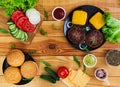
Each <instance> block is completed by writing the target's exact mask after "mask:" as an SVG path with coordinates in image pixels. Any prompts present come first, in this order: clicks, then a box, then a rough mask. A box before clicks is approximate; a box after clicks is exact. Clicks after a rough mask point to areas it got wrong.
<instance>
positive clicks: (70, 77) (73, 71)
mask: <svg viewBox="0 0 120 87" xmlns="http://www.w3.org/2000/svg"><path fill="white" fill-rule="evenodd" d="M76 74H77V71H75V70H72V69H71V70H70V73H69V76H68V78H69V80H73V78H74V77H75V76H76Z"/></svg>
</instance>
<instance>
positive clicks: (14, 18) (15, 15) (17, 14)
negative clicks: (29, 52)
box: [11, 10, 25, 23]
mask: <svg viewBox="0 0 120 87" xmlns="http://www.w3.org/2000/svg"><path fill="white" fill-rule="evenodd" d="M22 16H25V14H24V13H23V12H22V11H20V10H17V11H15V12H13V14H12V16H11V19H12V21H13V22H14V23H16V22H17V21H18V19H19V18H20V17H22Z"/></svg>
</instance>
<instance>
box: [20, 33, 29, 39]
mask: <svg viewBox="0 0 120 87" xmlns="http://www.w3.org/2000/svg"><path fill="white" fill-rule="evenodd" d="M23 35H24V36H23V38H21V40H22V41H26V40H27V39H28V35H27V33H26V32H24V33H23Z"/></svg>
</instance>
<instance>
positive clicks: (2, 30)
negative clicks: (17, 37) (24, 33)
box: [0, 28, 9, 34]
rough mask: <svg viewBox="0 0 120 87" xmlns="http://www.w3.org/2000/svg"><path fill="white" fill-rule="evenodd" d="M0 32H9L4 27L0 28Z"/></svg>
mask: <svg viewBox="0 0 120 87" xmlns="http://www.w3.org/2000/svg"><path fill="white" fill-rule="evenodd" d="M0 32H1V33H3V34H8V33H9V32H8V31H7V30H6V29H2V28H1V29H0Z"/></svg>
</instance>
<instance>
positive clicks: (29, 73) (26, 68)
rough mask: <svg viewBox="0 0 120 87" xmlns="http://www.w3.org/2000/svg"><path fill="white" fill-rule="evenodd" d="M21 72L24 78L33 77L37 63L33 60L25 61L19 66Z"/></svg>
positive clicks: (35, 73)
mask: <svg viewBox="0 0 120 87" xmlns="http://www.w3.org/2000/svg"><path fill="white" fill-rule="evenodd" d="M20 70H21V74H22V76H23V77H25V78H33V77H35V76H36V75H37V70H38V67H37V64H36V63H35V62H33V61H26V62H24V63H23V65H22V66H21V69H20Z"/></svg>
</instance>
